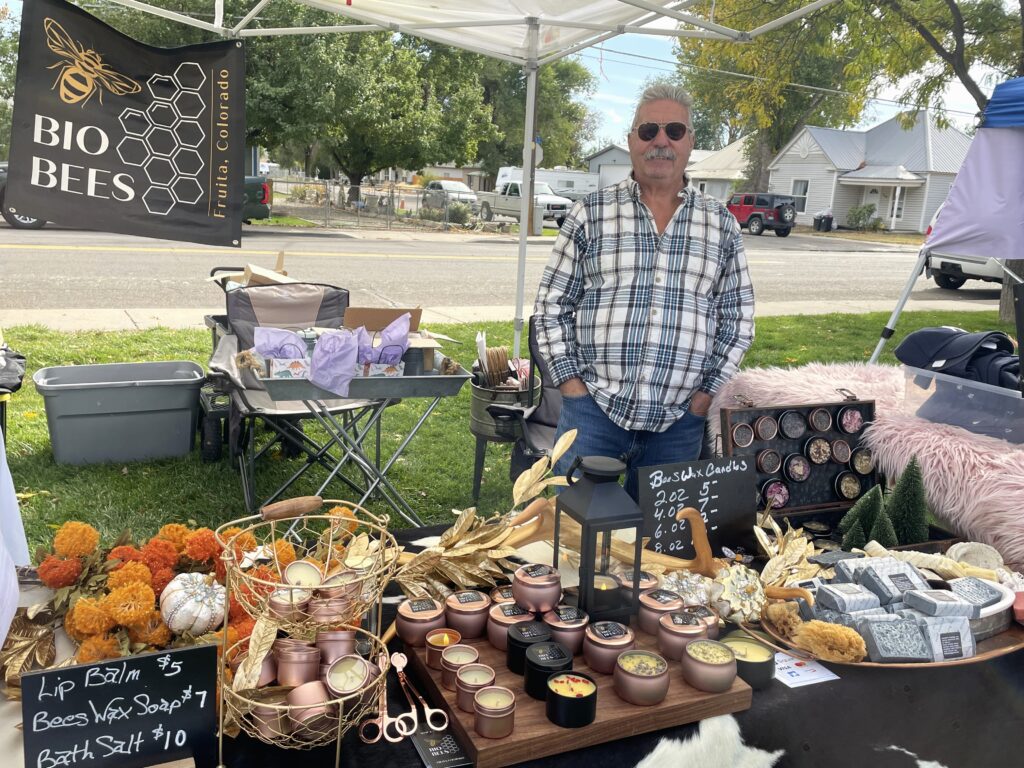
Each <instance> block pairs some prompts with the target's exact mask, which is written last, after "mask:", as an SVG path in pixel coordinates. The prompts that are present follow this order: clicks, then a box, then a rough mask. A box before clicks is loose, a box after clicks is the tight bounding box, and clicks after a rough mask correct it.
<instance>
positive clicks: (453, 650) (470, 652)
mask: <svg viewBox="0 0 1024 768" xmlns="http://www.w3.org/2000/svg"><path fill="white" fill-rule="evenodd" d="M479 660H480V651H478V650H477V649H476V648H474V647H473V646H471V645H449V646H448V647H447V648H445V649H444V650H443V651H442V652H441V685H442V686H444V687H445V688H447V689H448V690H449V691H454V690H455V674H456V673H457V672H458V671H459V669H460V668H462V667H464V666H466V665H467V664H475V663H476V662H478V661H479Z"/></svg>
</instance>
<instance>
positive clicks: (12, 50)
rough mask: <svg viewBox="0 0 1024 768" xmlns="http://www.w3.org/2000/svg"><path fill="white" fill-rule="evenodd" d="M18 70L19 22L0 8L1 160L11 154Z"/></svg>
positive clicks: (7, 11)
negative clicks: (12, 120)
mask: <svg viewBox="0 0 1024 768" xmlns="http://www.w3.org/2000/svg"><path fill="white" fill-rule="evenodd" d="M17 69H18V22H17V20H16V19H14V18H12V17H11V9H10V8H9V7H7V6H3V7H0V160H7V159H8V155H9V154H10V152H11V118H13V117H14V114H13V107H14V76H15V73H16V72H17Z"/></svg>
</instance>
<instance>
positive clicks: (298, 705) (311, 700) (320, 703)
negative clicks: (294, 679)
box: [285, 680, 336, 737]
mask: <svg viewBox="0 0 1024 768" xmlns="http://www.w3.org/2000/svg"><path fill="white" fill-rule="evenodd" d="M285 701H287V702H288V706H289V707H290V709H289V710H288V714H289V716H290V717H291V719H292V733H293V734H297V735H308V736H311V737H316V736H320V735H322V734H324V733H326V732H327V731H328V730H330V728H332V727H334V726H332V723H334V725H335V726H336V721H335V718H334V717H333V716H332V710H333V707H332V706H331V704H330V701H331V693H330V691H328V690H327V686H326V685H324V684H323V683H321V682H320V681H319V680H313V681H311V682H308V683H303V684H302V685H300V686H298V687H296V688H293V689H292V690H290V691H289V692H288V695H287V696H285Z"/></svg>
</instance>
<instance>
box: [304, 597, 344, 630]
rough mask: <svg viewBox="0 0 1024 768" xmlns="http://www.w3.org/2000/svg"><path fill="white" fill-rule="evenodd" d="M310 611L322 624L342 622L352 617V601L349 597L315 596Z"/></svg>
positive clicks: (311, 615)
mask: <svg viewBox="0 0 1024 768" xmlns="http://www.w3.org/2000/svg"><path fill="white" fill-rule="evenodd" d="M308 611H309V615H310V617H311V618H313V619H316V620H317V621H318V622H320V623H321V624H340V623H342V622H344V621H347V620H349V619H350V618H352V617H351V615H350V614H351V612H352V601H351V600H349V599H348V598H347V597H314V598H313V599H312V600H310V601H309V608H308Z"/></svg>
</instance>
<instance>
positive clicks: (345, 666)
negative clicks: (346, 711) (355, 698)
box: [324, 653, 370, 698]
mask: <svg viewBox="0 0 1024 768" xmlns="http://www.w3.org/2000/svg"><path fill="white" fill-rule="evenodd" d="M325 677H326V679H325V680H324V683H325V684H326V685H327V689H328V690H329V691H330V692H331V693H332V694H334V695H335V696H336V697H337V698H344V697H345V696H349V695H350V694H353V693H355V692H356V691H358V690H359V689H360V688H363V687H365V686H366V683H367V681H368V680H369V679H370V666H369V664H367V663H366V660H365V659H364V658H363V657H362V656H357V655H356V654H354V653H353V654H349V655H348V656H342V657H341V658H340V659H337V660H335V661H334V662H332V663H331V665H330V666H329V667H328V668H327V674H326V675H325Z"/></svg>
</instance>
